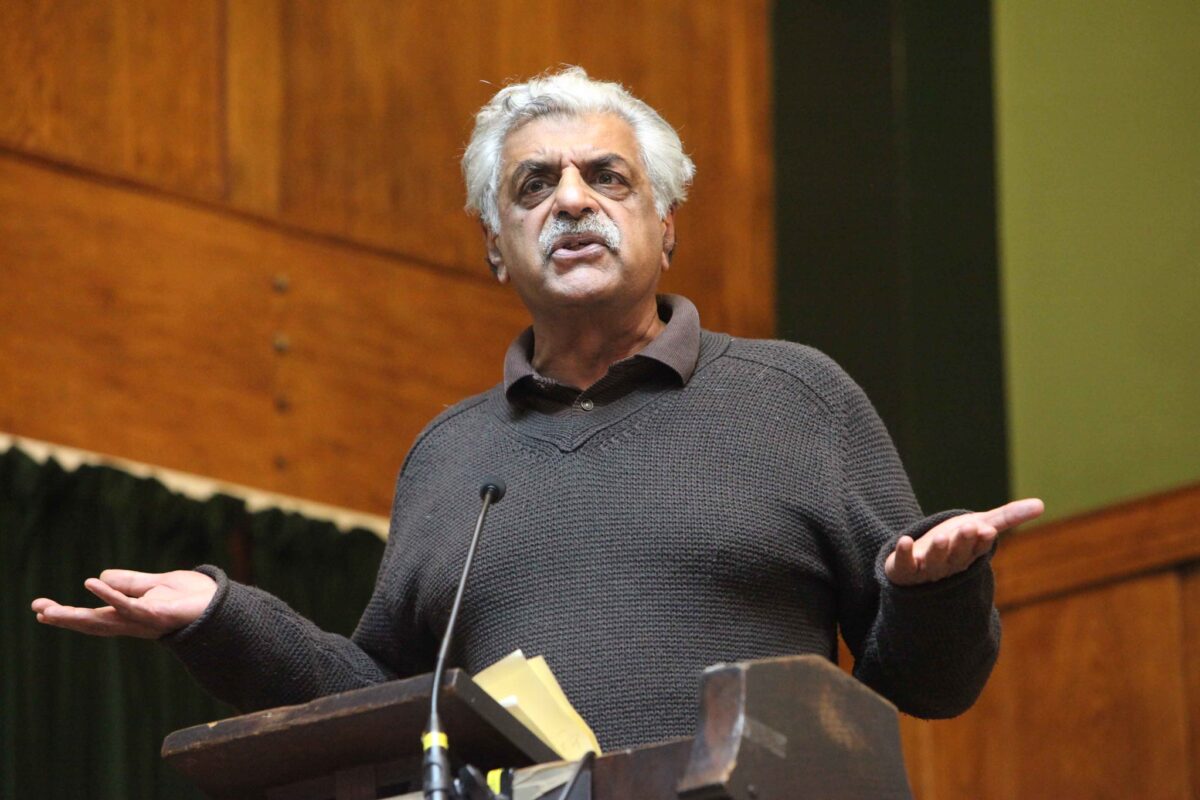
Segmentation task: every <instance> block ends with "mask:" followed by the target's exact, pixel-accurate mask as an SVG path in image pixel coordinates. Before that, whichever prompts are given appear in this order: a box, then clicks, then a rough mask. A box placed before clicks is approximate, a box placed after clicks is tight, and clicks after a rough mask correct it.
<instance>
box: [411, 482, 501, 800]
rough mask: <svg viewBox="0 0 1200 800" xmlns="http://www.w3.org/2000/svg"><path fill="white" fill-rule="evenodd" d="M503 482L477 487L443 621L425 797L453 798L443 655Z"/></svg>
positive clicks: (426, 741) (425, 744)
mask: <svg viewBox="0 0 1200 800" xmlns="http://www.w3.org/2000/svg"><path fill="white" fill-rule="evenodd" d="M505 488H506V487H505V485H504V481H502V480H501V479H499V478H495V477H488V478H487V479H485V480H484V481H483V484H482V485H481V486H480V487H479V496H480V498H481V499H482V500H483V505H482V506H481V507H480V509H479V520H478V521H477V522H476V523H475V533H474V535H472V536H471V545H470V547H468V548H467V560H466V562H465V563H464V564H463V571H462V576H461V577H460V578H459V579H458V591H457V592H455V594H454V603H453V604H452V605H451V606H450V619H449V620H448V621H447V622H446V632H445V633H444V634H443V635H442V646H441V648H440V649H439V650H438V657H437V666H435V667H434V670H433V694H432V696H431V698H430V703H429V705H430V708H429V723H428V724H427V725H426V726H425V732H424V733H423V734H422V735H421V748H422V749H423V750H424V753H425V755H424V761H423V767H424V769H423V775H422V784H423V785H422V790H423V792H424V794H425V800H455V797H456V795H457V791H456V789H455V786H454V777H453V774H452V773H451V771H450V743H449V739H448V738H447V737H446V733H445V731H443V730H442V721H441V719H440V718H439V717H438V698H439V697H440V696H441V693H442V676H443V674H444V673H445V672H446V655H447V653H449V652H450V642H451V640H452V639H453V638H454V624H455V623H456V622H457V621H458V609H459V607H460V606H461V605H462V599H463V593H464V592H465V591H466V588H467V576H468V575H469V574H470V573H471V562H473V561H474V560H475V548H476V547H478V546H479V534H480V532H481V531H482V530H483V523H484V520H486V519H487V513H488V509H489V508H491V506H492V504H493V503H498V502H500V498H502V497H504V492H505Z"/></svg>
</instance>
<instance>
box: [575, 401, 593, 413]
mask: <svg viewBox="0 0 1200 800" xmlns="http://www.w3.org/2000/svg"><path fill="white" fill-rule="evenodd" d="M579 407H580V408H582V409H583V410H584V411H591V410H592V409H593V408H595V407H596V404H595V403H593V402H592V401H591V400H580V401H579Z"/></svg>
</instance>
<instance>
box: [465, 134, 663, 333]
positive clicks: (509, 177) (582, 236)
mask: <svg viewBox="0 0 1200 800" xmlns="http://www.w3.org/2000/svg"><path fill="white" fill-rule="evenodd" d="M497 200H498V204H499V211H500V233H499V234H498V235H497V234H495V233H493V232H490V231H487V232H485V237H486V240H487V246H488V255H489V258H490V259H492V263H493V264H495V265H497V266H498V271H497V274H498V276H499V278H500V280H501V281H507V280H511V281H512V282H513V286H514V287H515V288H516V290H517V293H518V294H519V295H520V296H521V299H522V300H523V301H524V303H525V305H526V307H528V308H529V310H530V311H531V312H532V313H534V314H535V315H537V314H538V312H548V313H553V312H554V311H558V310H562V309H565V308H570V307H579V306H587V305H593V306H595V305H608V306H610V307H615V308H617V309H621V308H624V307H627V306H628V307H631V306H632V305H633V304H636V303H637V302H639V301H642V300H645V299H646V298H647V297H653V295H654V291H655V289H656V287H657V286H658V279H659V277H660V276H661V275H662V273H663V271H664V270H666V268H667V263H668V262H667V255H668V252H669V251H670V248H671V247H672V246H673V245H674V212H672V213H670V214H668V215H667V218H666V219H660V218H659V216H658V213H657V211H656V210H655V208H654V193H653V190H652V188H651V185H650V180H649V178H648V177H647V175H646V170H645V167H644V166H643V164H642V160H641V155H640V151H639V148H638V145H637V139H636V137H635V136H634V133H633V130H632V129H631V128H630V127H629V124H628V123H626V122H625V121H624V120H623V119H621V118H620V117H618V116H615V115H612V114H589V115H585V116H579V117H564V116H550V117H543V118H541V119H537V120H534V121H533V122H530V123H528V124H526V125H524V126H522V127H520V128H518V129H517V130H516V131H514V132H513V133H511V134H510V135H509V136H508V139H507V140H506V141H505V143H504V149H503V151H502V153H501V172H500V186H499V192H498V197H497Z"/></svg>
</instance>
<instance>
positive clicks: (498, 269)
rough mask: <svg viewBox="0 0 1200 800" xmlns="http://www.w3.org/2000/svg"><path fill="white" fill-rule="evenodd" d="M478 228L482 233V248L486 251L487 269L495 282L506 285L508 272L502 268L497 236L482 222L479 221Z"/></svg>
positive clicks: (502, 260) (502, 261) (502, 263)
mask: <svg viewBox="0 0 1200 800" xmlns="http://www.w3.org/2000/svg"><path fill="white" fill-rule="evenodd" d="M479 228H480V230H482V231H483V247H484V249H485V250H486V251H487V263H488V267H490V268H491V270H492V274H493V275H495V276H496V280H498V281H500V282H501V283H507V282H508V270H506V269H505V268H504V257H503V256H502V255H500V246H499V244H497V239H499V234H497V233H495V232H493V231H492V229H491V228H489V227H488V225H487V223H486V222H484V221H483V220H479Z"/></svg>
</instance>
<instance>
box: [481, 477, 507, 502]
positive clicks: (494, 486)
mask: <svg viewBox="0 0 1200 800" xmlns="http://www.w3.org/2000/svg"><path fill="white" fill-rule="evenodd" d="M505 489H506V487H505V485H504V481H503V480H501V479H500V478H497V477H496V476H495V475H489V476H488V477H486V478H484V479H483V483H482V484H481V485H480V487H479V498H480V499H481V500H486V499H487V496H488V492H491V494H492V502H493V503H499V502H500V499H501V498H503V497H504V491H505Z"/></svg>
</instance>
